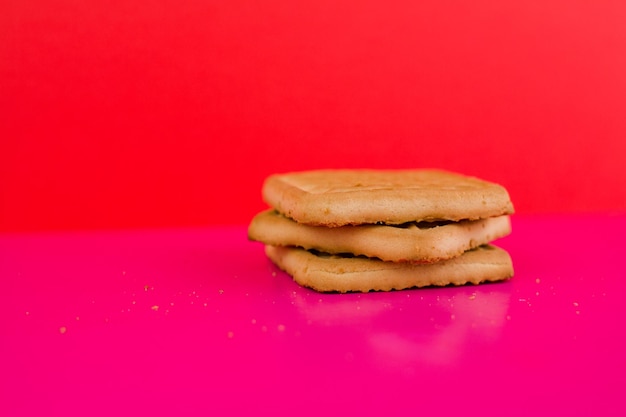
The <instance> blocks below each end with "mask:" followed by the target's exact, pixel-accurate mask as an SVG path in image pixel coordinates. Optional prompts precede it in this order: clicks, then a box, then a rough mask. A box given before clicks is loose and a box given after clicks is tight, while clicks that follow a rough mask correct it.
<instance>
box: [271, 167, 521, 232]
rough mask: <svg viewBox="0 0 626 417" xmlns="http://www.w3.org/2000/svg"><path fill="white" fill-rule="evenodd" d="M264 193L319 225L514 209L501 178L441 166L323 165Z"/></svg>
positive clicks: (462, 216)
mask: <svg viewBox="0 0 626 417" xmlns="http://www.w3.org/2000/svg"><path fill="white" fill-rule="evenodd" d="M263 198H264V200H265V201H266V202H267V203H268V204H269V205H270V206H271V207H273V208H275V209H276V210H278V211H279V212H281V213H282V214H284V215H286V216H287V217H290V218H292V219H294V220H295V221H297V222H298V223H304V224H309V225H315V226H328V227H337V226H343V225H358V224H375V223H384V224H403V223H408V222H422V221H441V220H449V221H459V220H477V219H484V218H487V217H495V216H501V215H506V214H511V213H513V205H512V203H511V200H510V198H509V194H508V193H507V191H506V189H505V188H504V187H502V186H500V185H498V184H494V183H492V182H488V181H484V180H480V179H478V178H474V177H468V176H465V175H461V174H456V173H452V172H447V171H441V170H317V171H303V172H294V173H287V174H275V175H272V176H270V177H268V178H267V180H266V181H265V183H264V185H263Z"/></svg>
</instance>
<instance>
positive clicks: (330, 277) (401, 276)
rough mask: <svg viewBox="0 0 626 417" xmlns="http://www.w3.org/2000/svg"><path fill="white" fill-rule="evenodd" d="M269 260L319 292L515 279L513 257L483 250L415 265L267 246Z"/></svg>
mask: <svg viewBox="0 0 626 417" xmlns="http://www.w3.org/2000/svg"><path fill="white" fill-rule="evenodd" d="M265 253H266V254H267V256H268V257H269V258H270V259H271V260H272V261H273V262H274V263H275V264H276V265H277V266H278V267H279V268H280V269H282V270H283V271H285V272H287V273H288V274H289V275H291V276H292V277H293V279H294V280H295V281H296V282H297V283H298V284H300V285H302V286H304V287H309V288H312V289H314V290H316V291H320V292H342V293H344V292H368V291H391V290H402V289H407V288H413V287H427V286H444V285H464V284H468V283H472V284H479V283H481V282H487V281H501V280H505V279H508V278H510V277H512V276H513V264H512V262H511V257H510V256H509V254H508V253H507V252H506V251H505V250H503V249H500V248H498V247H496V246H493V245H483V246H480V247H478V248H476V249H473V250H470V251H467V252H465V253H464V254H463V255H461V256H458V257H456V258H453V259H449V260H446V261H442V262H438V263H434V264H425V265H416V264H411V263H405V262H385V261H381V260H379V259H372V258H363V257H340V256H330V255H324V254H317V253H314V252H309V251H307V250H304V249H299V248H293V247H277V246H270V245H267V246H266V247H265Z"/></svg>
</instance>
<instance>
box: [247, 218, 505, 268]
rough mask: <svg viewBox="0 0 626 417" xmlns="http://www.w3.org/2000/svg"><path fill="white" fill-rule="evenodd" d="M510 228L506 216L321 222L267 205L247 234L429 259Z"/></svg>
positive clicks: (333, 249)
mask: <svg viewBox="0 0 626 417" xmlns="http://www.w3.org/2000/svg"><path fill="white" fill-rule="evenodd" d="M510 232H511V222H510V219H509V216H498V217H490V218H487V219H481V220H475V221H467V220H466V221H460V222H446V223H443V224H442V223H426V222H421V223H416V222H411V223H406V224H404V225H402V226H389V225H360V226H339V227H322V226H309V225H305V224H300V223H297V222H295V221H293V220H291V219H289V218H287V217H285V216H283V215H281V214H280V213H278V212H276V211H275V210H266V211H264V212H261V213H259V214H258V215H256V216H255V217H254V218H253V219H252V222H251V223H250V226H249V228H248V237H249V238H250V239H251V240H256V241H260V242H263V243H265V244H268V245H273V246H297V247H301V248H304V249H315V250H318V251H321V252H326V253H330V254H342V253H350V254H353V255H363V256H367V257H370V258H379V259H381V260H384V261H391V262H404V261H408V262H416V263H432V262H437V261H441V260H444V259H449V258H453V257H455V256H459V255H461V254H462V253H463V252H465V251H467V250H469V249H472V248H475V247H477V246H480V245H483V244H486V243H489V242H491V241H493V240H495V239H498V238H501V237H504V236H506V235H508V234H509V233H510Z"/></svg>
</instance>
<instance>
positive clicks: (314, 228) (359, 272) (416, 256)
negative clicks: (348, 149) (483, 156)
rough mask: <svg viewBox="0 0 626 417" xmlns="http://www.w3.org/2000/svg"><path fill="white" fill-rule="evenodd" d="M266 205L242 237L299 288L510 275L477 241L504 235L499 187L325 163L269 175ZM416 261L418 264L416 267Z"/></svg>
mask: <svg viewBox="0 0 626 417" xmlns="http://www.w3.org/2000/svg"><path fill="white" fill-rule="evenodd" d="M263 197H264V199H265V201H266V202H267V203H268V204H270V206H272V209H271V210H267V211H265V212H262V213H260V214H258V215H257V216H255V218H254V219H253V220H252V222H251V224H250V227H249V229H248V236H249V238H250V239H252V240H257V241H261V242H263V243H265V244H266V245H267V248H266V253H267V254H268V256H269V257H270V258H271V259H272V261H274V262H275V263H276V264H277V265H278V266H279V267H280V268H281V269H283V270H285V271H286V272H288V273H289V274H290V275H292V276H293V277H294V279H295V280H296V281H297V282H298V283H300V284H301V285H304V286H307V287H310V288H313V289H316V290H318V291H338V292H347V291H363V292H365V291H370V290H392V289H403V288H411V287H421V286H429V285H448V284H454V285H462V284H465V283H475V284H477V283H480V282H484V281H497V280H503V279H507V278H509V277H511V276H512V275H513V268H512V264H511V259H510V257H509V256H508V254H507V253H506V252H505V251H503V250H502V249H499V248H496V247H494V246H486V245H487V244H488V243H490V242H491V241H493V240H495V239H498V238H500V237H503V236H506V235H508V234H509V233H510V231H511V229H510V220H509V217H508V215H509V214H511V213H513V206H512V203H511V201H510V199H509V195H508V193H507V192H506V190H505V189H504V188H503V187H501V186H500V185H497V184H494V183H490V182H487V181H483V180H479V179H477V178H473V177H467V176H463V175H459V174H454V173H450V172H445V171H437V170H405V171H375V170H325V171H306V172H300V173H291V174H282V175H272V176H270V177H269V178H268V179H267V180H266V182H265V184H264V186H263ZM420 264H423V265H420Z"/></svg>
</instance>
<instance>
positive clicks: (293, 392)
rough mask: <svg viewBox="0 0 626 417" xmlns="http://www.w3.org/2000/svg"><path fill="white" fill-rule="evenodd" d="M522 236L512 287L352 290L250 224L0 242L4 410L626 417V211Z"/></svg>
mask: <svg viewBox="0 0 626 417" xmlns="http://www.w3.org/2000/svg"><path fill="white" fill-rule="evenodd" d="M513 226H514V232H513V234H512V235H511V236H510V237H507V238H506V239H503V240H501V241H500V245H501V246H502V247H504V248H506V249H507V250H509V251H510V253H511V254H512V257H513V260H514V265H515V268H516V276H515V278H514V279H512V280H511V281H509V282H506V283H501V284H492V285H483V286H465V287H459V288H438V289H421V290H408V291H401V292H391V293H368V294H345V295H339V294H318V293H315V292H313V291H310V290H307V289H304V288H301V287H299V286H297V285H296V284H295V283H293V281H292V280H291V279H290V278H289V277H288V276H286V275H285V274H283V273H282V272H279V271H277V269H276V268H275V267H274V266H273V265H272V264H271V263H270V262H269V261H268V260H267V259H266V258H265V256H264V255H263V251H262V247H261V246H260V245H259V244H256V243H250V242H248V241H247V240H246V233H245V228H243V227H239V228H236V227H235V228H212V229H204V230H183V231H171V230H169V231H141V232H137V231H133V232H106V233H101V232H98V233H95V232H94V233H88V232H82V233H59V234H22V235H3V236H0V277H1V283H0V285H1V286H2V287H1V288H0V313H1V314H0V324H1V326H0V332H1V333H0V342H1V343H0V354H1V359H0V381H1V385H0V415H3V416H4V415H6V416H19V415H93V414H109V415H113V414H111V413H114V415H120V414H126V415H131V414H132V415H180V414H185V413H188V412H200V413H203V414H211V413H212V412H213V413H220V414H233V413H235V412H239V411H257V412H261V413H262V414H268V413H274V414H284V415H286V414H289V415H301V414H305V415H307V414H313V413H324V414H329V415H333V414H342V413H344V412H349V413H350V415H360V414H366V415H367V414H377V415H383V414H384V415H390V414H409V415H416V414H418V413H419V412H425V413H433V412H437V413H439V414H444V415H468V413H471V414H475V415H624V413H625V412H626V406H625V404H624V400H623V387H624V386H625V385H626V384H625V383H626V381H625V379H626V378H625V373H626V359H625V357H626V355H625V354H624V352H625V351H626V342H625V341H624V338H623V335H622V333H623V329H624V320H625V319H626V313H625V309H624V294H625V293H626V284H625V280H624V278H625V273H624V268H623V264H622V263H621V257H622V254H623V248H624V245H623V240H622V239H623V236H624V235H625V234H626V216H624V215H621V216H609V215H603V216H585V217H568V216H559V217H524V216H516V217H514V223H513Z"/></svg>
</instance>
